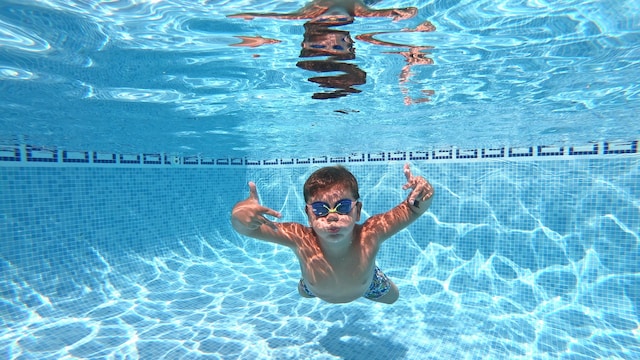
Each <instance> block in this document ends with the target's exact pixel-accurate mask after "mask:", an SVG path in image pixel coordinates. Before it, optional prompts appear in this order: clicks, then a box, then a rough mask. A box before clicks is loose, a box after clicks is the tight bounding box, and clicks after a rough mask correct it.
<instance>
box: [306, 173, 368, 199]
mask: <svg viewBox="0 0 640 360" xmlns="http://www.w3.org/2000/svg"><path fill="white" fill-rule="evenodd" d="M335 185H342V186H344V187H345V188H346V189H348V190H351V195H353V197H354V199H355V200H358V199H360V194H359V193H358V180H356V178H355V176H353V174H352V173H351V172H349V170H347V169H346V168H345V167H344V166H340V165H335V166H327V167H323V168H320V169H318V170H316V171H314V172H313V174H311V176H309V178H308V179H307V181H305V183H304V188H303V194H304V201H305V202H308V201H309V199H310V198H311V197H312V196H314V195H315V194H317V193H318V191H319V190H321V189H327V188H330V187H332V186H335Z"/></svg>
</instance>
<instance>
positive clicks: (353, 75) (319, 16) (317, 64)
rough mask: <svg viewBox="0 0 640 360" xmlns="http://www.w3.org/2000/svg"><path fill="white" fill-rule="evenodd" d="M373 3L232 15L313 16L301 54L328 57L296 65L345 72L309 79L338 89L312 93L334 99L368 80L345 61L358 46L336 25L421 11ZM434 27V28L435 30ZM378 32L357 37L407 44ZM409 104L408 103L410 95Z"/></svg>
mask: <svg viewBox="0 0 640 360" xmlns="http://www.w3.org/2000/svg"><path fill="white" fill-rule="evenodd" d="M371 3H373V2H372V1H365V2H363V1H361V0H314V1H312V2H311V3H309V4H308V5H306V6H305V7H303V8H302V9H300V10H298V11H296V12H293V13H288V14H278V13H242V14H235V15H230V16H229V17H233V18H243V19H245V20H251V19H253V18H255V17H268V18H276V19H290V20H300V19H309V21H308V22H306V23H305V24H304V29H305V32H304V40H303V42H302V51H301V52H300V57H302V58H309V57H326V58H325V59H322V60H302V61H299V62H298V63H297V64H296V66H298V67H299V68H302V69H305V70H311V71H315V72H319V73H327V72H340V73H341V74H338V75H328V76H317V77H311V78H309V81H311V82H314V83H317V84H319V85H320V86H321V87H324V88H332V89H336V90H335V91H333V92H319V93H315V94H313V96H312V97H313V98H314V99H331V98H338V97H342V96H346V95H348V94H352V93H359V92H361V90H358V89H356V88H354V86H355V85H362V84H365V83H366V73H365V72H364V71H362V70H361V69H360V68H358V67H357V66H356V65H354V64H351V63H347V62H344V60H352V59H354V58H355V48H354V46H353V40H352V39H351V35H350V34H349V32H347V31H342V30H335V29H332V27H334V26H340V25H347V24H351V23H352V22H353V21H354V17H355V16H360V17H392V18H393V20H394V21H397V20H403V19H408V18H411V17H413V16H415V14H416V13H417V9H416V8H414V7H408V8H394V9H381V10H374V9H371V8H369V7H368V5H369V4H371ZM431 26H432V25H431ZM433 29H435V28H433ZM433 29H432V30H430V31H433ZM403 31H406V30H403ZM408 31H415V30H408ZM377 34H381V33H371V34H364V35H363V36H362V38H361V36H358V37H357V38H358V39H361V40H364V41H367V42H370V43H373V44H377V45H391V46H405V45H398V44H391V43H385V42H383V41H379V40H376V39H374V38H373V36H374V35H377ZM273 42H277V40H273V39H265V38H262V37H256V39H255V41H251V39H249V37H243V38H242V43H240V44H235V45H234V46H256V45H255V44H256V43H273ZM249 44H251V45H249ZM420 49H422V48H417V47H414V48H412V49H410V52H412V51H413V54H407V56H409V57H411V56H413V57H421V56H425V54H423V53H420V51H419V50H420ZM416 51H417V53H416ZM398 54H402V55H404V52H398ZM407 56H405V57H407ZM429 60H430V59H429ZM407 63H408V64H410V65H414V64H417V62H415V61H413V62H410V61H409V58H407ZM410 65H408V67H406V68H407V69H406V71H405V69H403V73H405V72H406V74H404V75H403V74H401V75H400V76H401V84H402V83H403V80H402V79H403V77H404V78H405V81H404V82H406V80H408V78H409V77H410V72H409V68H410ZM401 90H402V91H403V93H405V90H404V88H401ZM405 96H406V93H405ZM405 103H407V100H406V98H405ZM410 103H412V102H410Z"/></svg>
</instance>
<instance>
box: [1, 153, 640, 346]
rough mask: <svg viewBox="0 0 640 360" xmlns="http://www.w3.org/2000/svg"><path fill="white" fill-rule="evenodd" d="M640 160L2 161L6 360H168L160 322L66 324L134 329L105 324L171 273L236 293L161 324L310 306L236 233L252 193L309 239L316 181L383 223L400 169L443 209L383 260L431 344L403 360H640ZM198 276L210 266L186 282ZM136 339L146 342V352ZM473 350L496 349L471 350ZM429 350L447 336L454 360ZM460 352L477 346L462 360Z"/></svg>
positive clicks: (134, 157)
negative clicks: (347, 177) (350, 180)
mask: <svg viewBox="0 0 640 360" xmlns="http://www.w3.org/2000/svg"><path fill="white" fill-rule="evenodd" d="M637 145H638V142H637V141H631V142H622V143H615V144H614V143H611V144H609V143H595V144H589V145H586V146H580V147H542V146H532V147H528V148H527V147H525V148H517V149H505V148H499V149H478V150H464V151H461V150H459V149H447V150H442V151H425V152H424V153H405V152H395V153H379V154H352V155H349V156H345V157H328V156H325V157H317V158H302V159H299V158H293V159H273V160H260V159H256V160H253V159H231V158H226V159H225V158H222V159H215V158H211V159H208V158H203V157H200V156H194V157H181V156H176V155H168V154H116V153H114V154H110V153H106V154H105V153H98V152H94V151H78V152H65V151H60V150H49V149H42V148H35V147H28V146H19V147H4V148H3V149H2V151H1V152H0V155H1V156H0V169H1V171H2V172H1V175H0V214H1V217H0V234H1V237H2V241H1V242H0V272H1V274H2V277H1V279H0V291H1V294H0V295H1V298H0V315H1V316H2V327H1V330H0V357H2V358H13V357H16V356H17V355H19V354H30V355H34V356H38V357H40V358H47V357H51V358H55V357H57V356H60V355H69V354H71V355H73V356H84V357H92V356H99V355H100V354H109V353H110V352H116V353H117V352H121V351H124V350H123V349H125V348H126V346H133V347H137V351H138V352H139V354H146V355H147V358H153V357H154V356H157V355H158V354H157V353H154V352H153V351H158V350H157V349H165V348H164V347H162V346H160V345H158V344H157V343H153V345H149V346H148V347H147V348H145V347H144V346H142V344H144V341H142V340H144V339H145V338H144V332H142V331H140V328H137V330H136V326H137V324H142V323H138V322H135V321H134V322H133V323H135V324H136V326H133V325H132V326H133V330H131V332H128V333H127V334H121V335H120V337H119V338H122V339H123V340H122V341H117V340H113V342H112V343H110V342H106V343H105V342H104V341H102V342H100V339H101V338H100V336H99V335H98V333H96V331H97V330H95V329H91V328H90V327H87V326H81V325H77V326H75V325H73V324H74V322H70V323H68V324H67V323H64V324H61V323H60V319H63V318H69V317H71V318H74V319H85V320H86V319H87V318H90V319H92V321H93V323H94V324H98V327H100V326H103V327H106V326H107V325H109V324H111V323H110V321H115V320H114V319H117V322H118V321H123V320H122V319H123V318H124V317H125V316H128V315H127V314H128V313H129V312H132V311H133V310H132V309H134V308H135V306H131V307H125V308H121V309H118V310H112V311H113V313H111V314H110V313H109V311H108V310H105V309H110V307H109V306H108V305H109V304H112V303H114V302H115V303H117V302H118V301H119V300H120V299H135V298H139V297H140V296H141V294H143V295H144V296H147V297H149V296H151V295H149V294H150V293H153V292H154V286H158V284H157V282H158V280H159V279H160V280H162V281H161V282H162V284H163V285H162V286H163V287H162V289H163V290H162V293H165V292H166V290H167V287H168V288H171V286H172V285H171V280H168V279H165V278H162V277H161V276H160V275H159V270H158V269H160V272H162V271H161V270H162V269H165V270H166V271H172V272H173V274H174V275H173V276H175V278H174V280H175V281H176V282H184V283H186V284H190V285H191V286H193V287H194V288H195V289H199V290H198V291H201V290H204V289H209V288H208V287H215V286H216V284H217V282H220V283H224V287H223V288H222V289H223V290H224V291H221V292H219V293H216V292H215V291H209V290H207V291H204V292H205V293H207V294H208V295H210V296H208V297H207V301H204V300H202V303H199V302H198V301H192V302H191V303H189V304H184V306H182V307H180V306H178V309H173V308H171V307H168V308H166V307H161V308H160V309H155V311H157V312H158V314H156V315H154V316H151V315H149V313H146V314H147V315H146V316H150V317H151V318H153V319H154V321H155V325H154V326H156V325H157V324H158V323H162V322H163V321H166V322H167V323H171V322H172V321H173V320H170V318H176V317H177V318H181V317H188V316H189V314H190V313H192V312H205V313H207V312H211V313H216V314H218V315H219V316H220V318H219V319H218V321H223V320H220V319H224V318H225V312H224V311H220V308H221V307H222V308H223V309H224V304H225V302H227V306H230V307H232V308H234V309H236V311H242V310H238V309H240V308H242V306H243V305H242V304H244V306H245V307H246V308H247V309H251V308H252V306H254V304H255V303H261V304H265V303H269V302H275V303H277V300H276V299H280V301H282V299H283V298H286V299H289V300H287V301H295V302H298V298H297V295H296V294H295V287H296V281H297V278H298V277H299V269H298V267H297V264H296V262H295V258H294V257H293V255H292V254H291V253H290V252H289V251H287V250H286V249H284V248H281V247H277V246H273V245H271V244H265V243H261V242H258V241H254V240H251V239H247V238H244V237H241V236H239V235H237V234H236V233H235V232H233V231H232V229H231V227H230V224H229V216H230V210H231V207H232V206H233V204H234V203H235V202H236V201H238V200H240V199H242V198H244V197H246V196H247V187H246V183H247V182H248V181H249V180H252V181H255V182H256V183H257V184H258V189H259V192H260V196H261V199H262V203H263V204H264V205H266V206H269V207H273V208H275V209H276V210H278V211H281V212H282V213H283V221H298V222H303V223H306V219H305V215H304V212H303V201H302V200H301V199H302V184H303V182H304V180H305V179H306V177H307V176H308V175H309V174H310V173H311V172H312V171H313V170H315V169H317V168H318V167H320V166H324V165H330V164H342V165H345V166H347V167H348V168H349V169H350V170H351V171H352V172H353V173H354V174H355V175H356V177H357V178H358V179H359V182H360V193H361V195H362V201H363V204H364V212H365V214H364V215H365V218H366V216H368V215H371V214H375V213H379V212H382V211H385V210H387V209H389V208H391V207H392V206H394V205H395V204H397V203H399V202H400V201H402V200H403V199H404V198H405V197H406V192H405V191H402V190H401V186H402V185H403V184H404V176H403V174H402V166H403V164H404V163H405V162H410V163H411V164H412V166H413V170H414V172H415V173H416V174H420V175H423V176H424V177H426V178H427V179H429V180H430V181H431V182H432V184H433V185H434V187H435V189H436V193H437V195H436V198H435V199H434V202H433V205H432V208H431V209H430V211H429V212H428V213H427V214H426V215H425V216H423V217H422V218H421V219H419V220H418V221H417V222H416V223H415V224H413V225H412V226H411V227H410V228H409V229H408V230H406V231H403V232H401V233H400V234H398V235H397V236H396V237H395V238H393V239H391V240H389V241H388V242H386V243H385V244H384V246H383V248H382V250H381V252H380V255H379V257H378V263H379V265H380V266H381V268H382V269H383V270H384V271H385V272H386V273H387V274H388V275H389V276H391V277H392V278H393V279H394V281H396V283H397V284H398V285H399V286H400V290H401V299H400V301H399V302H398V303H397V304H396V305H394V306H395V307H396V309H399V308H403V306H407V307H409V308H410V309H411V311H410V312H411V314H413V315H415V314H420V317H419V318H418V320H415V321H414V322H412V323H409V324H408V325H407V329H411V328H412V326H419V328H420V332H418V333H417V334H415V336H414V337H415V338H414V339H409V340H406V341H404V340H395V341H394V343H393V344H392V345H394V346H397V347H396V348H394V349H395V350H398V349H401V350H402V352H403V353H404V355H405V356H407V357H408V358H409V357H412V356H414V355H416V354H420V353H424V352H427V353H434V352H436V351H438V349H439V348H442V347H443V346H445V345H447V344H449V345H450V346H454V347H455V346H457V350H448V351H449V352H448V353H447V354H448V356H464V355H465V354H467V355H468V354H469V353H472V354H476V355H479V354H483V353H485V354H491V355H493V356H494V358H501V357H504V358H515V357H519V356H521V357H528V356H534V355H535V356H538V355H541V356H550V357H558V356H560V355H562V354H573V355H576V356H577V357H576V358H579V357H580V356H584V357H589V356H593V355H594V354H595V355H597V356H602V357H606V356H613V357H618V358H630V357H632V356H635V355H638V354H640V341H638V336H639V331H640V330H639V329H640V327H639V326H640V325H639V323H640V290H639V289H640V250H639V243H638V241H639V240H638V234H639V233H640V211H639V205H640V204H639V202H638V199H640V170H639V166H638V165H639V163H640V156H638V147H637ZM168 259H169V260H168ZM171 259H173V260H171ZM181 261H182V262H189V261H194V263H192V264H191V265H193V266H191V265H190V266H187V267H185V265H184V264H183V263H180V262H181ZM216 262H222V263H224V264H225V267H223V268H221V269H223V270H224V271H228V272H229V273H230V274H231V275H230V276H231V278H229V277H228V276H225V277H221V275H220V271H218V272H217V273H216V271H212V270H211V269H217V268H215V266H217V265H214V263H216ZM247 263H249V264H247ZM194 264H197V266H196V265H194ZM208 266H211V267H208ZM243 267H245V268H244V270H243ZM197 269H200V270H202V271H204V272H205V274H207V275H206V276H205V275H202V274H199V273H198V271H200V270H197ZM203 269H204V270H203ZM196 270H197V271H196ZM208 271H211V272H210V273H209V272H208ZM221 271H222V270H221ZM194 272H195V273H194ZM252 278H255V279H262V280H261V281H263V282H267V283H268V282H269V281H273V283H274V285H273V286H268V285H267V286H265V287H266V289H257V288H253V287H251V286H249V285H246V284H245V283H246V282H247V281H249V280H248V279H252ZM198 291H196V292H198ZM236 292H241V293H242V296H240V297H241V301H239V302H238V303H237V304H235V305H229V304H228V302H229V301H231V300H229V299H234V297H228V298H227V299H226V300H224V299H223V300H219V302H218V303H219V304H222V305H219V306H218V307H212V306H213V305H212V304H214V303H216V302H217V301H218V300H216V298H220V299H222V298H224V297H225V293H226V294H231V293H234V294H236ZM198 296H200V295H198ZM198 296H196V297H195V298H197V299H200V298H201V297H198ZM172 300H175V299H172ZM182 300H184V299H182ZM158 301H160V300H158ZM300 301H307V302H308V301H309V300H300ZM311 301H313V302H314V303H313V304H315V305H314V307H313V309H311V310H309V311H311V312H314V311H316V312H321V313H322V312H330V311H333V310H330V309H331V305H324V304H321V303H316V302H315V300H311ZM132 302H133V303H136V301H135V300H132ZM161 303H163V304H165V303H164V302H161ZM365 305H366V304H365ZM167 306H169V305H167ZM176 306H177V305H176ZM220 306H221V307H220ZM263 306H266V305H263ZM296 306H297V305H296ZM317 306H320V307H319V308H318V307H317ZM322 306H327V307H322ZM323 309H324V310H323ZM97 310H102V312H101V311H97ZM245 311H249V312H251V311H252V310H245ZM279 311H283V310H279ZM379 311H381V312H389V311H391V312H393V311H399V310H393V307H390V308H381V310H379ZM98 313H99V314H98ZM163 314H164V315H163ZM167 314H169V315H170V316H168V318H167V317H166V315H167ZM209 316H211V315H209ZM228 316H232V315H228ZM255 316H258V317H259V315H256V314H255V313H254V317H255ZM147 320H148V319H147ZM82 321H83V320H78V322H82ZM199 321H203V320H202V319H201V320H199ZM407 321H408V320H407ZM127 323H128V324H129V325H131V323H130V322H127ZM418 324H420V325H418ZM425 324H426V325H425ZM536 324H538V325H536ZM111 325H113V324H111ZM61 326H62V328H59V327H61ZM141 326H142V328H143V329H146V328H145V326H146V325H141ZM149 326H151V325H149ZM252 326H253V327H254V328H256V329H259V328H260V326H259V325H256V324H253V325H252ZM287 326H292V325H287ZM537 326H538V327H537ZM48 329H55V330H56V332H55V333H56V334H58V333H59V332H60V330H61V329H66V333H67V334H68V335H69V338H66V339H65V338H64V337H62V336H59V335H54V334H53V332H47V330H48ZM296 329H297V330H296ZM296 329H294V330H296V331H298V332H300V331H302V330H300V328H299V327H297V328H296ZM329 329H332V328H329ZM446 329H448V330H446ZM313 331H316V332H318V331H320V332H321V331H324V332H325V333H326V332H327V329H326V328H325V329H317V328H316V329H315V330H313ZM313 331H310V332H311V333H312V332H313ZM394 331H397V330H394ZM236 332H238V333H241V332H242V331H241V330H239V329H236V330H233V331H231V330H229V331H228V332H227V333H226V335H224V336H222V338H225V339H226V338H229V337H231V338H232V339H233V337H234V336H239V335H237V334H236ZM134 333H135V334H136V339H138V340H139V341H137V342H135V341H134V344H133V345H132V344H131V343H130V342H131V340H130V338H131V336H132V334H134ZM147 334H148V333H147ZM229 334H231V335H229ZM233 334H236V335H233ZM269 334H271V335H269ZM149 336H150V337H152V336H151V335H149ZM185 336H186V335H185ZM254 336H256V338H257V339H259V340H260V339H261V340H264V341H265V342H266V343H267V344H268V345H267V347H266V348H265V349H267V350H264V351H267V352H268V354H269V355H270V356H280V355H282V353H280V355H278V354H279V353H277V352H270V351H275V350H273V349H278V348H280V349H281V350H282V348H288V347H289V351H294V353H295V350H291V347H293V348H298V349H299V348H302V347H303V346H302V345H301V344H297V345H296V342H295V341H292V342H291V343H288V342H287V341H286V340H280V341H284V342H285V343H286V345H282V344H279V345H278V344H275V343H276V342H274V336H275V335H274V334H273V332H271V333H270V332H269V331H263V332H259V331H258V332H256V334H254ZM380 336H382V335H380ZM186 337H187V338H189V339H190V340H189V341H194V343H193V344H191V345H190V346H186V345H184V341H186V340H185V339H182V342H181V344H183V345H180V346H179V345H176V346H175V347H172V348H168V349H166V351H167V352H168V351H178V350H177V349H179V350H180V351H182V352H186V353H188V352H189V351H190V350H193V351H195V350H197V351H199V352H201V353H202V352H204V353H207V351H209V352H211V353H214V354H218V355H220V356H223V357H224V356H227V357H234V356H235V357H242V356H244V355H243V354H245V355H246V354H249V355H252V356H254V355H256V354H253V353H250V352H249V353H247V351H249V350H247V349H246V348H243V346H242V345H238V346H235V347H229V348H227V350H224V347H220V346H214V345H212V344H211V341H214V340H215V341H218V340H219V339H220V338H221V336H220V335H215V333H214V334H212V333H209V335H207V336H204V337H203V340H202V341H199V340H198V341H195V340H193V339H191V337H190V336H186ZM469 337H477V338H478V339H479V340H477V341H476V342H475V345H472V344H470V343H465V341H463V340H464V339H468V338H469ZM127 338H129V340H126V339H127ZM152 338H153V337H152ZM276 338H278V337H277V336H276ZM419 338H424V341H423V340H416V339H419ZM427 338H438V339H439V340H438V344H436V345H434V343H433V342H430V341H428V340H427ZM153 339H154V340H157V338H153ZM212 339H213V340H212ZM314 339H315V338H314ZM207 341H209V343H207ZM215 341H214V342H215ZM252 341H254V340H252ZM332 341H333V342H331V341H330V342H328V343H327V342H325V343H322V342H316V345H315V348H314V349H315V350H314V351H317V352H319V353H322V351H325V352H327V353H331V354H333V355H334V356H346V355H345V353H341V351H346V350H344V349H343V350H341V349H342V348H341V347H340V346H337V345H340V343H341V342H344V341H345V340H344V339H342V338H340V337H338V338H337V339H334V340H332ZM461 341H462V342H463V343H465V344H466V345H464V346H458V345H459V344H460V343H461ZM307 342H309V341H306V342H305V343H307ZM136 343H137V345H136ZM100 344H102V345H100ZM127 344H128V345H127ZM205 344H209V345H205ZM336 344H337V345H336ZM89 345H91V346H89ZM165 345H166V344H165ZM387 345H389V344H387ZM100 346H102V348H100ZM181 346H182V347H181ZM318 348H320V350H318ZM153 349H156V350H153ZM221 349H222V350H221ZM373 350H376V349H375V348H374V349H373ZM377 350H380V349H377ZM163 351H164V350H163ZM261 354H262V355H264V353H261ZM287 354H290V353H287ZM375 354H378V355H380V354H383V355H384V356H385V358H388V357H386V356H389V354H388V353H384V352H382V353H380V351H377V352H376V351H372V352H371V354H369V356H370V357H371V356H373V358H376V357H375ZM441 354H442V353H441ZM249 355H246V356H247V357H249ZM292 356H293V355H292ZM142 357H143V358H144V356H142ZM347 357H348V356H347ZM436 357H437V356H436Z"/></svg>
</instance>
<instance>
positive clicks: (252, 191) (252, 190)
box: [249, 181, 258, 200]
mask: <svg viewBox="0 0 640 360" xmlns="http://www.w3.org/2000/svg"><path fill="white" fill-rule="evenodd" d="M249 198H251V199H256V200H258V189H257V188H256V184H255V183H254V182H253V181H249Z"/></svg>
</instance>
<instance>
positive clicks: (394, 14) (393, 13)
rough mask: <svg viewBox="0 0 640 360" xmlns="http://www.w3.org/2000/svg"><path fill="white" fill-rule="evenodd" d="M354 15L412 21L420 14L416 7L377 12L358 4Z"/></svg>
mask: <svg viewBox="0 0 640 360" xmlns="http://www.w3.org/2000/svg"><path fill="white" fill-rule="evenodd" d="M354 13H355V15H356V16H360V17H391V18H393V21H399V20H406V19H410V18H412V17H414V16H416V14H417V13H418V9H417V8H415V7H406V8H395V9H380V10H375V9H371V8H369V7H368V6H367V5H365V4H363V3H361V2H358V3H356V5H355V7H354Z"/></svg>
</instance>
